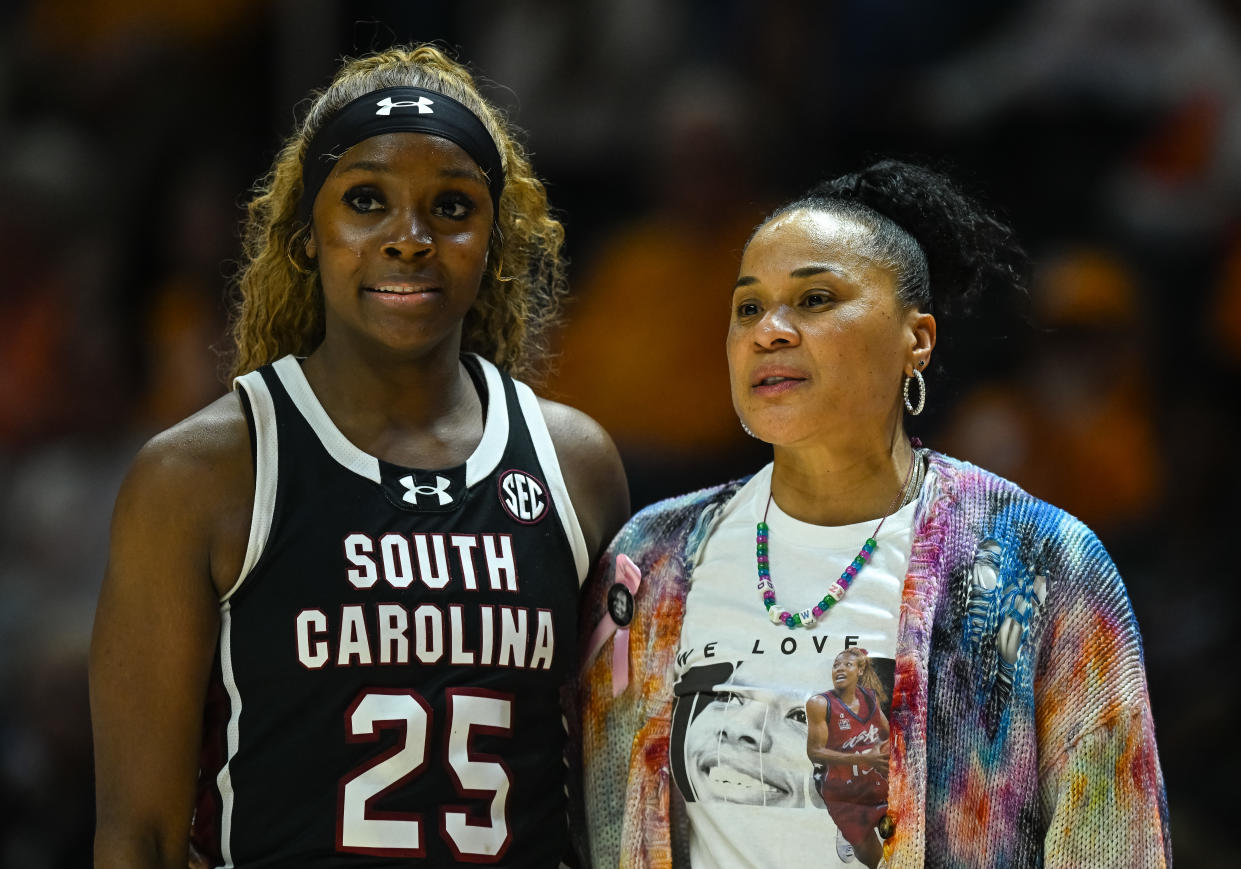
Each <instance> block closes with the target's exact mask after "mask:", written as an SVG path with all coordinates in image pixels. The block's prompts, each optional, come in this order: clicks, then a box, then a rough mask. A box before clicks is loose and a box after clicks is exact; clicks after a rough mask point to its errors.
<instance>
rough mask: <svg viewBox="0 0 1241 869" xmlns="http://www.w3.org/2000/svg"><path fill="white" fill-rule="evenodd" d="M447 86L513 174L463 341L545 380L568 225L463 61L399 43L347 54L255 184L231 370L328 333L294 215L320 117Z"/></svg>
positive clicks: (562, 285) (517, 371)
mask: <svg viewBox="0 0 1241 869" xmlns="http://www.w3.org/2000/svg"><path fill="white" fill-rule="evenodd" d="M400 86H413V87H421V88H425V89H427V90H431V91H436V92H438V93H442V94H444V95H445V96H448V97H451V98H452V99H455V100H456V101H457V102H459V103H461V104H463V105H465V106H466V107H467V108H469V109H470V110H471V111H472V112H474V114H476V115H477V116H478V117H479V119H480V120H481V121H482V122H483V126H485V127H486V128H487V131H488V132H489V133H490V134H491V137H492V139H493V140H495V143H496V147H497V149H498V150H499V151H500V156H501V159H502V161H503V166H504V175H505V184H504V191H503V193H502V194H501V196H500V204H499V209H498V212H497V216H496V222H495V227H494V229H493V231H492V233H491V240H490V242H489V245H488V254H489V256H488V263H487V268H486V270H485V273H484V275H483V279H482V284H481V286H480V287H479V292H478V298H477V299H476V300H475V302H474V305H473V307H472V308H471V309H470V311H469V312H468V313H467V314H466V317H465V324H464V327H463V330H462V339H461V349H462V350H464V351H469V352H474V353H478V354H479V355H481V356H484V357H486V358H487V359H490V360H491V361H492V362H494V363H495V364H496V365H498V366H499V367H501V368H503V369H505V370H507V371H508V372H510V373H511V374H513V375H514V376H516V377H520V378H523V379H527V380H537V379H538V375H539V373H540V366H541V363H542V360H543V357H544V355H545V351H546V345H545V344H544V339H545V336H546V334H547V331H548V329H549V327H550V326H552V325H553V324H554V323H555V322H556V320H557V318H558V316H559V313H560V302H561V300H562V298H563V297H564V294H565V292H566V289H567V284H566V280H565V270H564V260H563V258H562V256H561V247H562V245H563V242H564V228H563V227H562V226H561V224H560V221H558V220H557V219H556V218H554V217H553V216H552V214H551V210H550V206H549V205H548V202H547V191H546V189H545V188H544V186H543V183H542V182H541V181H540V180H539V179H538V178H537V177H536V176H535V174H534V170H533V169H532V167H531V166H530V161H529V159H528V157H527V156H526V153H525V150H524V148H523V147H522V145H521V144H520V143H519V142H518V141H517V140H516V135H515V130H514V129H513V128H512V126H511V125H510V124H509V122H508V120H507V119H506V118H505V117H504V116H503V115H502V114H501V113H500V111H499V110H498V109H496V108H495V107H494V106H492V105H491V104H490V103H489V102H487V100H485V99H484V98H483V96H482V95H481V94H480V93H479V91H478V86H477V84H476V83H475V81H474V78H473V76H472V75H471V74H470V72H469V70H467V69H466V68H465V67H464V66H463V65H461V64H460V63H457V62H456V61H455V60H453V59H452V58H450V57H449V56H448V55H447V54H445V53H444V52H443V51H441V50H440V49H438V48H436V47H434V46H431V45H417V46H400V47H395V48H391V49H388V50H386V51H382V52H376V53H374V54H370V55H366V56H364V57H359V58H354V59H347V60H346V61H345V62H344V63H343V65H342V66H341V68H340V70H339V71H338V72H337V74H336V77H335V78H334V79H333V80H332V83H331V84H330V85H328V87H327V88H326V89H325V90H323V91H320V92H316V93H315V94H313V95H312V99H313V102H312V103H311V105H310V108H309V110H308V111H307V112H306V116H305V119H304V120H303V121H302V122H301V123H300V124H299V126H298V128H297V130H296V131H295V132H294V133H293V134H292V135H291V136H290V137H289V138H288V139H287V140H286V141H285V143H284V146H283V148H281V150H280V153H279V154H278V155H277V156H276V160H275V163H274V164H273V166H272V168H271V171H270V172H269V173H268V174H267V175H266V176H265V177H264V178H263V179H262V180H261V181H260V182H259V183H258V185H256V187H255V190H254V196H253V198H252V199H251V200H250V203H249V206H248V211H247V217H246V220H245V223H244V229H243V235H242V262H241V267H240V268H239V270H238V273H237V278H236V281H235V290H234V300H233V304H232V310H231V336H232V340H233V353H232V358H231V360H230V365H229V379H230V380H231V379H232V378H233V377H237V376H239V375H241V374H245V373H246V372H248V371H253V370H254V369H256V368H258V367H260V366H262V365H266V364H267V363H269V362H272V361H274V360H276V359H279V358H280V357H281V356H284V355H286V354H289V353H293V354H295V355H298V356H306V355H309V354H310V352H311V351H313V350H314V349H315V348H316V347H317V346H318V345H319V343H320V342H321V341H322V340H323V330H324V312H323V290H322V286H321V285H320V282H319V272H318V268H317V266H316V264H315V262H314V260H311V259H310V258H309V257H307V256H306V250H305V247H306V244H305V243H306V238H307V235H308V233H309V229H310V226H309V224H308V223H307V222H305V221H303V220H302V219H301V218H299V216H298V202H299V200H300V199H301V196H302V163H303V161H304V160H305V158H306V149H307V146H308V144H309V142H310V140H311V138H313V136H314V135H315V133H316V132H317V131H318V130H319V128H320V127H322V126H323V124H324V123H325V122H326V121H327V120H328V119H329V118H331V117H332V116H333V115H334V114H335V113H336V112H337V111H339V110H340V109H341V108H342V107H343V106H344V105H345V104H347V103H349V102H350V101H352V100H354V99H357V98H358V97H361V96H364V95H365V94H367V93H370V92H371V91H375V90H379V89H380V88H386V87H400Z"/></svg>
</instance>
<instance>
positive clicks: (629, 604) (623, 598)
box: [608, 582, 633, 628]
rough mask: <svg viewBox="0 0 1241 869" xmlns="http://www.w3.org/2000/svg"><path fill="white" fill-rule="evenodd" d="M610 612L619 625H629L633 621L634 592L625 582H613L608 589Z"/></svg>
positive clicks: (622, 626)
mask: <svg viewBox="0 0 1241 869" xmlns="http://www.w3.org/2000/svg"><path fill="white" fill-rule="evenodd" d="M608 613H609V614H610V615H611V616H612V621H614V622H616V625H617V627H621V628H624V627H628V626H629V623H630V622H631V621H633V593H632V592H630V591H629V588H628V586H626V585H625V584H624V583H623V582H617V583H613V585H612V587H611V588H609V589H608Z"/></svg>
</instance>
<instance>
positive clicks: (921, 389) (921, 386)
mask: <svg viewBox="0 0 1241 869" xmlns="http://www.w3.org/2000/svg"><path fill="white" fill-rule="evenodd" d="M915 380H917V381H918V406H917V407H914V406H913V404H912V403H911V402H910V400H909V384H910V383H912V382H913V381H915ZM902 391H903V392H904V393H905V410H907V411H909V415H910V416H917V415H918V414H920V413H922V408H924V407H926V381H925V380H923V379H922V372H921V371H919V370H918V369H917V368H915V369H914V373H913V376H912V377H910V376H908V375H906V377H905V384H904V386H903V387H902Z"/></svg>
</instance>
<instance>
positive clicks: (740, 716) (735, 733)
mask: <svg viewBox="0 0 1241 869" xmlns="http://www.w3.org/2000/svg"><path fill="white" fill-rule="evenodd" d="M766 721H767V704H766V703H758V702H754V701H751V702H749V703H746V704H744V705H743V706H742V707H741V708H740V709H736V710H734V712H733V714H731V715H729V717H728V723H727V724H725V725H724V727H723V728H722V729H721V731H720V737H721V738H722V739H723V740H724V741H725V742H731V743H733V744H734V745H739V746H741V747H742V748H748V749H750V750H751V751H770V750H771V736H770V735H769V734H768V733H767V728H766V726H765V725H766Z"/></svg>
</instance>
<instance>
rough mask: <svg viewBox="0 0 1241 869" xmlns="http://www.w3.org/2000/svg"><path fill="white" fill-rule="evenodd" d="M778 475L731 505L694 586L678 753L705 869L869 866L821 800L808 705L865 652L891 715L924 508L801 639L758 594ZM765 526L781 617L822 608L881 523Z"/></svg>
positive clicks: (893, 533)
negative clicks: (917, 522)
mask: <svg viewBox="0 0 1241 869" xmlns="http://www.w3.org/2000/svg"><path fill="white" fill-rule="evenodd" d="M771 470H772V466H771V465H768V466H767V467H765V468H764V469H763V470H762V471H760V472H759V473H757V474H755V476H754V477H753V479H751V480H750V481H749V482H748V483H746V485H745V486H744V487H742V488H741V490H740V491H738V492H737V494H736V495H735V496H734V497H733V499H732V500H731V501H730V502H729V503H728V504H727V505H726V506H725V507H724V510H723V512H722V514H721V516H720V519H719V521H718V522H717V524H716V527H715V529H714V530H713V531H712V533H711V537H710V539H708V540H707V542H706V544H705V545H704V547H703V549H702V551H701V553H700V558H699V563H698V566H697V567H696V568H694V570H693V573H692V575H691V578H690V590H689V595H688V598H687V599H686V607H685V621H684V624H683V626H682V628H681V641H680V645H679V648H678V652H677V663H676V680H677V681H676V689H675V691H676V695H677V698H676V706H675V709H674V712H673V728H672V739H671V749H670V754H671V762H672V772H673V779H674V781H675V782H676V785H677V787H678V789H679V790H680V792H681V794H682V796H683V797H684V798H685V802H686V809H687V812H688V817H689V821H690V855H691V859H692V862H693V865H694V867H695V869H702V867H710V866H727V867H734V866H750V865H752V866H781V867H798V866H804V867H808V869H810V867H813V869H826V867H834V866H854V867H856V866H858V865H860V864H859V863H858V862H856V858H855V857H853V856H852V851H851V848H850V845H849V843H848V842H847V841H845V839H844V838H843V837H839V838H838V836H837V832H838V831H837V828H836V825H835V824H834V823H833V821H832V817H831V815H830V814H829V813H828V811H827V808H826V806H825V804H824V802H823V799H822V797H821V796H820V794H819V789H818V786H817V784H816V781H815V774H814V773H815V770H814V766H813V765H812V764H811V762H810V759H809V757H808V756H807V754H806V737H807V724H806V700H807V699H809V698H810V697H811V696H813V695H815V694H818V693H821V692H825V691H828V690H830V689H832V687H833V683H832V664H833V661H834V659H835V658H836V656H837V655H838V654H839V653H840V652H841V651H842V650H844V649H845V648H848V647H861V648H863V649H865V650H866V651H867V653H868V657H869V661H870V664H871V667H872V668H873V670H874V672H875V673H876V674H877V675H878V676H879V681H880V683H881V684H882V696H880V697H879V706H880V708H881V709H882V710H883V711H884V712H885V713H886V711H887V710H888V708H889V707H888V698H890V697H891V694H892V678H893V667H894V664H893V658H894V656H895V651H896V630H897V614H898V613H899V611H900V600H901V590H902V588H903V585H904V578H905V573H906V571H907V569H908V566H909V553H910V548H911V545H912V539H913V525H912V523H913V515H914V511H915V509H916V506H917V502H916V501H915V502H914V503H911V504H908V505H906V506H905V507H903V508H901V509H900V510H898V511H897V512H896V513H893V514H892V515H891V516H889V517H888V518H887V520H886V521H885V522H884V524H883V528H882V530H881V531H880V533H879V536H878V537H877V538H876V540H877V542H878V547H877V549H876V551H875V553H874V555H873V557H872V558H871V560H870V562H869V563H868V564H867V565H866V566H865V567H864V568H863V569H862V570H861V571H860V572H859V574H858V576H857V578H856V579H855V581H854V582H853V584H852V586H851V587H850V588H849V590H848V593H847V594H846V596H845V598H844V600H843V601H841V602H840V603H838V604H836V605H835V606H834V607H832V608H831V609H829V610H828V611H827V612H826V613H825V614H824V615H823V616H822V617H820V618H819V620H818V622H817V623H816V624H815V625H814V626H812V627H810V628H806V627H797V628H792V629H790V628H788V627H787V626H785V625H784V624H778V625H777V624H773V623H772V622H771V620H770V619H769V617H768V615H767V611H766V608H765V607H764V605H763V601H762V595H761V592H760V591H759V590H758V573H757V566H756V559H755V556H756V553H755V526H756V524H757V523H758V522H759V521H760V520H761V519H762V517H763V511H764V509H765V508H766V507H767V499H768V495H769V493H770V491H771ZM767 524H768V526H769V543H768V546H769V552H768V555H769V558H770V566H771V577H772V581H773V583H774V585H775V591H776V600H777V605H778V607H779V608H780V609H784V610H788V611H790V612H796V611H799V610H801V609H803V608H806V607H809V606H811V605H812V604H813V603H815V602H817V601H819V600H821V599H822V598H823V596H824V594H825V593H826V591H827V588H828V586H830V585H831V584H832V583H833V582H835V581H836V579H837V578H838V577H839V576H840V573H841V571H842V570H844V568H845V567H846V566H847V565H848V564H849V562H851V561H852V560H853V559H854V557H855V556H856V555H857V554H858V551H859V550H860V549H861V548H862V544H863V543H865V542H866V539H867V538H868V537H870V536H871V535H872V534H873V533H874V531H875V526H876V525H877V524H878V520H871V521H867V522H862V523H858V524H855V525H843V526H837V527H826V526H820V525H811V524H808V523H805V522H800V521H798V520H797V519H794V518H793V517H791V516H789V515H787V514H786V513H784V511H782V510H781V509H780V508H779V507H778V506H777V505H776V503H775V502H774V501H772V502H771V507H770V509H769V510H768V514H767ZM841 724H842V726H844V727H846V728H847V727H848V726H849V725H848V723H847V722H844V721H843V719H842V722H841ZM854 725H855V727H856V726H858V722H856V721H855V722H854ZM846 858H847V859H846Z"/></svg>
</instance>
